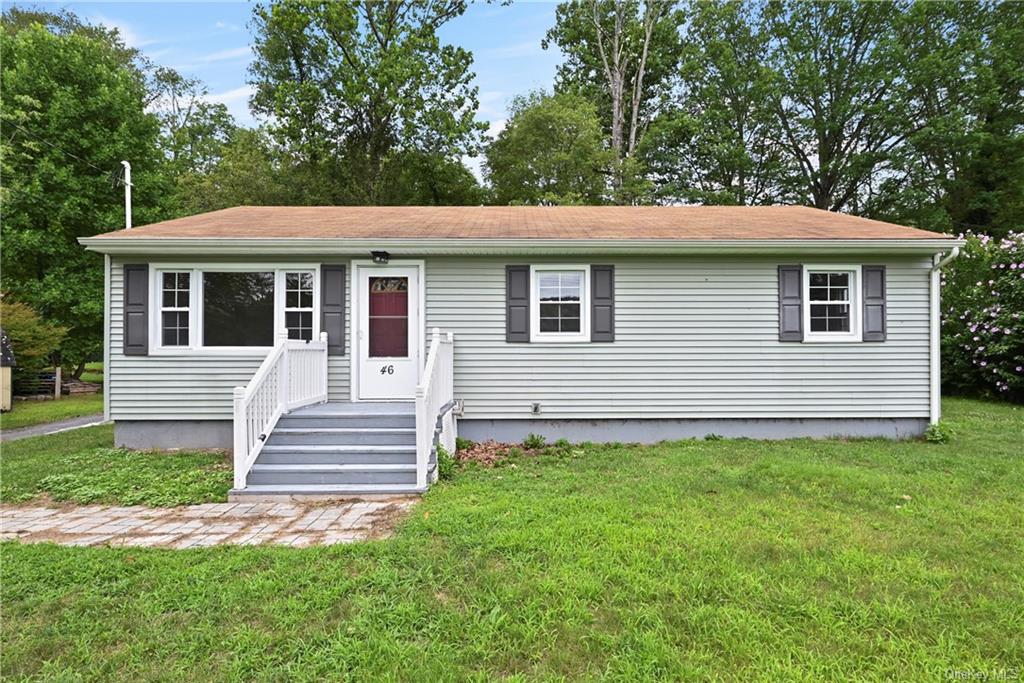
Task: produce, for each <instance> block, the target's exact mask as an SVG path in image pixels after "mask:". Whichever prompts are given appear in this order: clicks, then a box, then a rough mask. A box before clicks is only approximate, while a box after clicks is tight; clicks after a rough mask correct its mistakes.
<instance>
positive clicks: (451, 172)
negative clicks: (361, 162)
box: [388, 152, 486, 206]
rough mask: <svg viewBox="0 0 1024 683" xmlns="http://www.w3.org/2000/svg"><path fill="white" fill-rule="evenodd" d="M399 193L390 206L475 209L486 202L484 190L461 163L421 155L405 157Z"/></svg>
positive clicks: (414, 153)
mask: <svg viewBox="0 0 1024 683" xmlns="http://www.w3.org/2000/svg"><path fill="white" fill-rule="evenodd" d="M395 189H396V191H397V193H396V194H395V195H394V196H392V197H391V198H390V199H389V201H388V203H389V204H406V205H413V206H472V205H476V204H482V203H484V201H485V199H486V192H485V190H484V188H482V187H481V186H480V183H479V182H477V179H476V176H474V175H473V173H472V172H471V171H470V170H469V169H468V168H466V166H465V165H464V164H463V163H462V162H461V161H458V160H454V159H448V158H446V157H444V156H440V155H430V154H422V153H418V152H410V153H407V154H405V155H403V162H402V164H401V175H400V177H399V178H398V182H396V183H395Z"/></svg>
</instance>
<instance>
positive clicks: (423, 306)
mask: <svg viewBox="0 0 1024 683" xmlns="http://www.w3.org/2000/svg"><path fill="white" fill-rule="evenodd" d="M388 266H394V267H396V268H415V269H416V271H417V277H418V278H419V282H418V283H417V284H418V286H417V290H418V293H417V299H418V301H417V302H416V305H417V307H418V310H419V329H418V330H416V332H417V334H416V339H417V340H419V356H418V357H417V361H416V362H417V367H416V384H419V381H420V379H421V377H422V375H423V364H424V363H425V362H426V360H427V359H426V355H425V348H424V347H425V345H426V339H427V333H426V330H427V321H426V313H427V286H426V284H427V283H426V262H425V261H423V260H416V259H392V260H390V261H388V262H387V263H374V262H373V261H372V260H370V259H360V260H355V259H353V260H352V267H351V268H350V270H351V271H352V273H351V276H350V278H349V290H348V291H349V292H350V295H349V301H350V302H351V306H350V307H351V309H352V310H351V311H349V313H350V314H351V315H349V339H351V340H352V344H351V346H350V353H349V355H350V356H351V358H350V359H349V399H350V400H351V401H352V402H353V403H360V402H363V401H373V402H382V401H385V400H387V399H379V398H374V399H361V398H359V356H360V353H361V349H360V344H361V343H362V342H363V341H366V340H361V339H360V338H359V316H360V314H361V311H360V305H361V301H362V293H361V291H360V285H359V280H360V277H359V269H360V268H367V267H370V268H387V267H388ZM394 400H395V401H398V402H403V401H411V400H413V399H411V398H402V399H394Z"/></svg>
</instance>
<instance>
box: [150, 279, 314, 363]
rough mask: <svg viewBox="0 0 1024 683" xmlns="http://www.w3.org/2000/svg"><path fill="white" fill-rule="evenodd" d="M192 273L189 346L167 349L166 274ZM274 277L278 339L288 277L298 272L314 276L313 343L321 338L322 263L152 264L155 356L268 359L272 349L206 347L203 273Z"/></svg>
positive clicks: (169, 347)
mask: <svg viewBox="0 0 1024 683" xmlns="http://www.w3.org/2000/svg"><path fill="white" fill-rule="evenodd" d="M168 271H171V272H178V273H182V272H189V273H191V277H190V278H189V318H188V325H189V345H188V346H164V345H163V330H162V329H161V320H160V318H161V316H160V305H161V303H162V299H163V290H162V288H161V287H162V281H163V273H165V272H168ZM231 271H233V272H257V271H263V272H266V271H270V272H272V273H274V339H275V340H276V339H277V335H278V332H279V331H280V330H283V329H284V304H285V297H284V274H285V273H286V272H288V273H293V272H298V271H307V272H312V273H313V339H319V338H320V264H318V263H203V264H201V265H196V264H194V263H150V264H149V297H150V298H149V311H150V313H149V338H150V340H151V343H150V352H149V355H151V356H200V355H201V356H266V355H267V353H269V352H270V349H271V348H273V347H271V346H203V345H202V336H203V307H202V302H203V272H219V273H220V272H231Z"/></svg>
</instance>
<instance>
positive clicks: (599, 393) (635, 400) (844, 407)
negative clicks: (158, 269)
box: [109, 255, 930, 420]
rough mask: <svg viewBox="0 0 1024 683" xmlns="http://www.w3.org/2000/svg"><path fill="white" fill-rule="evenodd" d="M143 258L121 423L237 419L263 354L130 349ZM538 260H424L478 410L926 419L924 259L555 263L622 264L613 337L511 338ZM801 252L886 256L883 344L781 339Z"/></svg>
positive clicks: (346, 364) (345, 377)
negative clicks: (523, 267) (781, 280)
mask: <svg viewBox="0 0 1024 683" xmlns="http://www.w3.org/2000/svg"><path fill="white" fill-rule="evenodd" d="M409 258H415V257H414V256H409ZM261 260H265V259H261ZM296 260H301V261H304V262H312V261H314V260H317V259H314V258H306V259H296ZM145 261H146V259H144V258H138V257H130V258H116V259H112V260H111V262H112V269H111V310H110V356H111V357H110V368H109V382H110V409H111V418H112V419H114V420H133V419H145V420H152V419H175V420H189V419H200V420H201V419H218V420H223V419H230V418H231V391H232V388H233V387H236V386H243V385H245V384H246V383H247V382H248V381H249V379H250V378H251V377H252V374H253V373H254V372H255V371H256V369H257V367H259V364H260V362H261V358H259V357H253V356H236V355H224V354H217V355H212V354H202V353H196V354H191V355H188V356H159V355H150V356H125V355H124V354H123V352H122V346H121V344H122V329H123V305H122V303H123V273H122V265H123V264H124V263H126V262H128V263H141V262H145ZM543 261H544V259H537V258H524V257H516V256H509V257H501V258H497V257H494V258H492V257H464V256H463V257H454V256H453V257H428V258H426V301H427V304H426V305H427V310H426V324H427V327H428V329H429V328H430V327H434V326H437V327H440V328H441V329H444V330H451V331H453V332H454V333H455V393H456V396H457V397H458V398H461V399H464V401H465V408H466V413H465V417H467V418H474V419H508V418H535V417H539V418H543V419H558V418H576V419H587V418H590V419H601V418H631V417H635V418H640V417H644V418H702V417H703V418H785V417H790V418H812V417H846V418H855V417H891V418H896V417H905V418H910V417H916V418H926V417H928V407H929V403H928V387H929V383H928V369H929V366H928V331H929V326H928V284H929V276H928V270H929V266H930V263H929V260H928V259H927V258H926V257H913V258H909V257H905V258H899V259H880V258H879V257H877V256H871V257H859V258H854V257H845V256H844V257H841V258H839V257H834V256H833V257H813V258H804V259H799V258H797V259H795V258H793V257H749V258H740V257H733V258H714V257H707V256H702V257H672V258H667V257H666V258H657V257H619V258H614V257H609V256H607V255H604V256H599V257H593V258H582V257H573V258H559V259H547V262H559V263H571V264H591V263H600V264H613V265H614V266H615V341H614V342H613V343H590V342H581V343H568V344H566V343H527V344H509V343H507V342H506V341H505V266H506V265H509V264H530V263H540V262H543ZM800 261H803V262H804V263H844V264H845V263H849V264H885V265H886V266H887V273H886V275H887V306H888V326H889V327H888V339H887V340H886V341H885V342H875V343H860V342H854V343H828V344H823V343H799V342H780V341H779V339H778V335H779V333H778V295H777V288H778V273H777V267H778V265H779V264H780V263H798V262H800ZM346 298H347V300H348V304H349V306H348V309H347V310H348V311H349V313H351V305H350V304H351V291H350V288H349V287H346ZM350 337H351V335H346V355H345V356H340V357H339V356H334V357H331V358H330V361H329V368H328V382H329V395H330V399H331V400H332V401H347V400H349V368H350V355H351V353H352V344H351V339H350ZM535 402H537V403H540V404H541V412H540V414H539V415H537V416H535V415H532V414H531V405H532V404H533V403H535Z"/></svg>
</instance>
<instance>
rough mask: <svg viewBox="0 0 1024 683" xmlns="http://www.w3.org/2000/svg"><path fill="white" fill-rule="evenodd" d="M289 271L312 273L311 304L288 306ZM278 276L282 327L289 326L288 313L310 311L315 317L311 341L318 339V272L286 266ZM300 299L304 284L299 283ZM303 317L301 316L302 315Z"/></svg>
mask: <svg viewBox="0 0 1024 683" xmlns="http://www.w3.org/2000/svg"><path fill="white" fill-rule="evenodd" d="M288 273H305V274H308V275H310V277H311V278H312V280H313V282H312V286H313V288H312V290H311V291H310V297H312V299H313V301H312V302H310V305H309V306H292V307H289V306H288ZM277 277H278V278H279V279H280V282H279V283H278V286H279V287H280V289H277V290H275V293H276V292H278V291H279V292H280V293H281V297H282V298H281V328H286V327H288V314H289V313H309V314H310V315H311V317H312V318H313V319H314V320H313V322H312V324H311V326H310V327H311V329H310V335H312V336H311V337H310V341H312V340H315V339H317V336H316V320H315V319H316V294H317V292H316V273H315V272H314V271H310V270H307V269H306V268H285V269H284V270H281V271H278V273H277ZM298 291H299V301H300V302H301V300H302V294H301V292H302V285H301V282H300V284H299V290H298ZM300 318H301V316H300Z"/></svg>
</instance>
